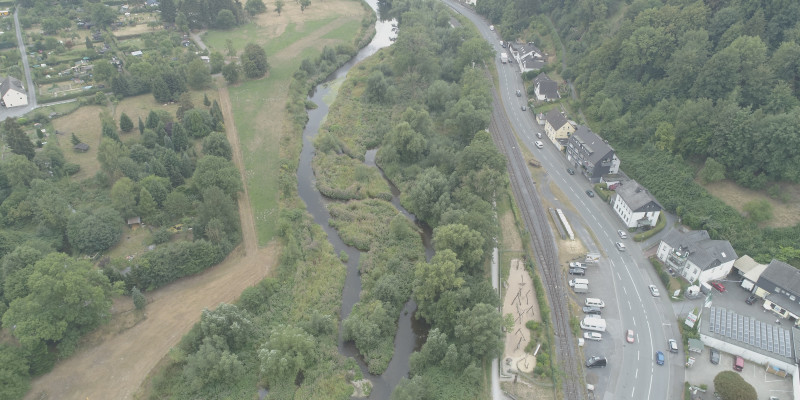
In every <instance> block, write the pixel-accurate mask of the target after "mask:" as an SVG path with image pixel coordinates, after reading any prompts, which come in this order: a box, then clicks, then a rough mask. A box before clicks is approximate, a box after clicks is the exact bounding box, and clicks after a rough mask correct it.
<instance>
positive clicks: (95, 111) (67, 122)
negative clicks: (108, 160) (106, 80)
mask: <svg viewBox="0 0 800 400" xmlns="http://www.w3.org/2000/svg"><path fill="white" fill-rule="evenodd" d="M102 111H103V108H102V107H99V106H84V107H81V108H79V109H78V110H76V111H75V112H73V113H71V114H69V115H67V116H64V117H61V118H56V119H54V120H53V128H54V129H55V130H58V131H59V132H63V134H61V135H54V134H53V135H50V137H49V138H48V141H56V142H57V143H58V147H60V148H61V151H62V152H63V153H64V158H65V159H66V160H67V162H71V163H76V164H78V165H80V166H81V170H80V171H79V172H78V173H77V174H75V175H73V179H76V180H83V179H86V178H91V177H93V176H94V175H95V174H96V173H97V171H99V170H100V163H98V162H97V148H98V146H100V136H101V135H100V129H101V126H100V118H99V115H100V113H101V112H102ZM72 133H75V135H76V136H78V138H79V139H80V140H81V141H82V142H83V143H86V144H88V145H89V150H88V151H86V152H83V153H81V152H77V151H75V150H73V149H72V146H73V144H72V141H71V138H72V135H71V134H72Z"/></svg>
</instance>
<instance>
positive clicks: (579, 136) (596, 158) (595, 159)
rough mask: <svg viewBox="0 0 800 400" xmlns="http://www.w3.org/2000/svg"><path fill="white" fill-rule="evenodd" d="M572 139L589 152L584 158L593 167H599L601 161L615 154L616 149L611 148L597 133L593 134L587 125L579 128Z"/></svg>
mask: <svg viewBox="0 0 800 400" xmlns="http://www.w3.org/2000/svg"><path fill="white" fill-rule="evenodd" d="M572 138H573V139H574V140H577V141H578V142H580V143H581V145H582V146H583V148H584V149H586V150H587V151H588V152H589V154H588V155H585V156H584V158H585V159H586V160H588V161H589V162H590V163H591V164H592V165H597V164H598V163H599V162H600V161H601V160H603V159H604V158H606V156H608V154H609V153H613V152H614V149H613V148H611V146H609V144H608V143H606V142H605V141H604V140H603V139H602V138H601V137H600V136H597V134H596V133H594V132H592V130H591V129H589V127H587V126H586V125H580V126H578V129H576V130H575V133H573V134H572Z"/></svg>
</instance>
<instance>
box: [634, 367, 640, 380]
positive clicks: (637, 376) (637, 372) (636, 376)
mask: <svg viewBox="0 0 800 400" xmlns="http://www.w3.org/2000/svg"><path fill="white" fill-rule="evenodd" d="M633 377H634V378H637V379H638V378H639V368H636V374H634V375H633Z"/></svg>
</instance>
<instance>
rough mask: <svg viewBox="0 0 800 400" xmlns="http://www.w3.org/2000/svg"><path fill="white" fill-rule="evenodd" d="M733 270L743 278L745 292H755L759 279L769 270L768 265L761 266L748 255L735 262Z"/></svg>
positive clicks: (742, 284)
mask: <svg viewBox="0 0 800 400" xmlns="http://www.w3.org/2000/svg"><path fill="white" fill-rule="evenodd" d="M733 269H734V270H735V271H736V273H738V274H739V275H740V276H741V277H742V283H741V286H742V288H743V289H745V290H749V291H751V292H752V291H754V288H755V287H756V282H758V278H759V277H761V273H762V272H764V270H765V269H767V265H766V264H759V263H757V262H756V260H753V258H752V257H750V256H748V255H747V254H745V255H743V256H741V257H739V259H737V260H736V261H734V262H733Z"/></svg>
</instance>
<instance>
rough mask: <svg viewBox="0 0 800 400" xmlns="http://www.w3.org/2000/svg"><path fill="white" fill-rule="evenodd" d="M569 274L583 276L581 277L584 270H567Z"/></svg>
mask: <svg viewBox="0 0 800 400" xmlns="http://www.w3.org/2000/svg"><path fill="white" fill-rule="evenodd" d="M569 274H570V275H581V276H583V275H586V270H585V269H583V268H570V269H569Z"/></svg>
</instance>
